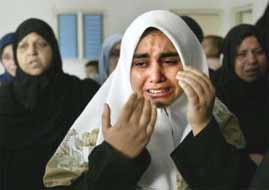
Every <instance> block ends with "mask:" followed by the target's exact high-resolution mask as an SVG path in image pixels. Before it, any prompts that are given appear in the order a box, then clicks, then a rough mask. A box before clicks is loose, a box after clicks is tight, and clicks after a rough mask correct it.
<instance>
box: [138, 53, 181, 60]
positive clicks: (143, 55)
mask: <svg viewBox="0 0 269 190" xmlns="http://www.w3.org/2000/svg"><path fill="white" fill-rule="evenodd" d="M148 57H149V54H147V53H141V54H134V56H133V59H139V58H148ZM166 57H179V55H178V53H177V52H166V53H161V55H160V58H166Z"/></svg>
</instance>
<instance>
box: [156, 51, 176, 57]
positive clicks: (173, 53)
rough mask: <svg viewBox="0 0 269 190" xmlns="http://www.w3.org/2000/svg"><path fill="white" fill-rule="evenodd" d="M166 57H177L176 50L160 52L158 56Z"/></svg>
mask: <svg viewBox="0 0 269 190" xmlns="http://www.w3.org/2000/svg"><path fill="white" fill-rule="evenodd" d="M166 57H179V55H178V53H177V52H167V53H161V56H160V58H166Z"/></svg>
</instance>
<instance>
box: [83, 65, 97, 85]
mask: <svg viewBox="0 0 269 190" xmlns="http://www.w3.org/2000/svg"><path fill="white" fill-rule="evenodd" d="M85 75H86V78H91V79H93V80H95V81H96V82H98V81H99V75H98V61H97V60H92V61H88V62H87V63H86V64H85Z"/></svg>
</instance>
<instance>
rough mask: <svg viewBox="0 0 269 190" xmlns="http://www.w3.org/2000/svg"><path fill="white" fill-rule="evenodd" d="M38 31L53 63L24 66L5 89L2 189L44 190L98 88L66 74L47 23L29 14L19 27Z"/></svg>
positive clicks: (1, 100) (0, 104) (0, 128)
mask: <svg viewBox="0 0 269 190" xmlns="http://www.w3.org/2000/svg"><path fill="white" fill-rule="evenodd" d="M31 32H36V33H38V34H39V35H41V36H42V37H43V38H44V39H45V40H46V41H47V42H48V43H49V45H50V46H51V48H52V53H53V56H52V62H51V64H50V67H49V69H48V70H47V71H45V72H44V73H42V74H41V75H39V76H30V75H28V74H26V73H24V72H23V71H22V70H21V68H20V67H19V65H18V62H17V60H16V59H15V60H16V64H17V65H18V68H17V74H16V77H15V79H14V81H13V82H12V83H10V84H8V85H4V86H2V87H1V88H0V135H1V136H0V169H1V170H0V189H1V190H17V189H27V190H39V189H41V188H43V182H42V177H43V174H44V170H45V166H46V163H47V161H48V160H49V159H50V157H51V156H52V155H53V153H54V152H55V150H56V148H57V147H58V145H59V144H60V142H61V141H62V139H63V138H64V136H65V135H66V133H67V131H68V129H69V128H70V127H71V125H72V124H73V122H74V121H75V119H76V118H77V117H78V116H79V114H80V113H81V111H82V110H83V109H84V107H85V106H86V105H87V103H88V102H89V101H90V99H91V98H92V97H93V95H94V94H95V92H96V91H97V90H98V87H99V86H98V85H97V84H96V83H95V82H94V81H92V80H90V79H87V80H84V81H81V80H79V79H78V78H77V77H74V76H70V75H67V74H64V73H63V71H62V62H61V57H60V53H59V49H58V45H57V41H56V39H55V36H54V34H53V32H52V29H51V28H50V26H49V25H48V24H46V23H45V22H43V21H41V20H38V19H29V20H26V21H25V22H23V23H22V24H21V25H20V26H19V27H18V29H17V31H16V40H17V41H16V42H15V44H14V47H15V48H14V54H15V57H16V53H15V52H16V48H17V46H18V43H19V42H20V40H22V39H23V38H24V37H25V36H26V35H27V34H29V33H31Z"/></svg>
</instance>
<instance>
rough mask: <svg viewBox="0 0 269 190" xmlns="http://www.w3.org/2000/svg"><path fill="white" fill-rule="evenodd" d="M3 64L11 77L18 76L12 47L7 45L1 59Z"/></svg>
mask: <svg viewBox="0 0 269 190" xmlns="http://www.w3.org/2000/svg"><path fill="white" fill-rule="evenodd" d="M1 61H2V64H3V65H4V68H5V70H6V71H7V72H8V73H9V74H10V75H11V76H13V77H14V76H15V74H16V68H17V67H16V65H15V63H14V57H13V50H12V45H11V44H10V45H7V46H6V47H5V48H4V50H3V53H2V57H1Z"/></svg>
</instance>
